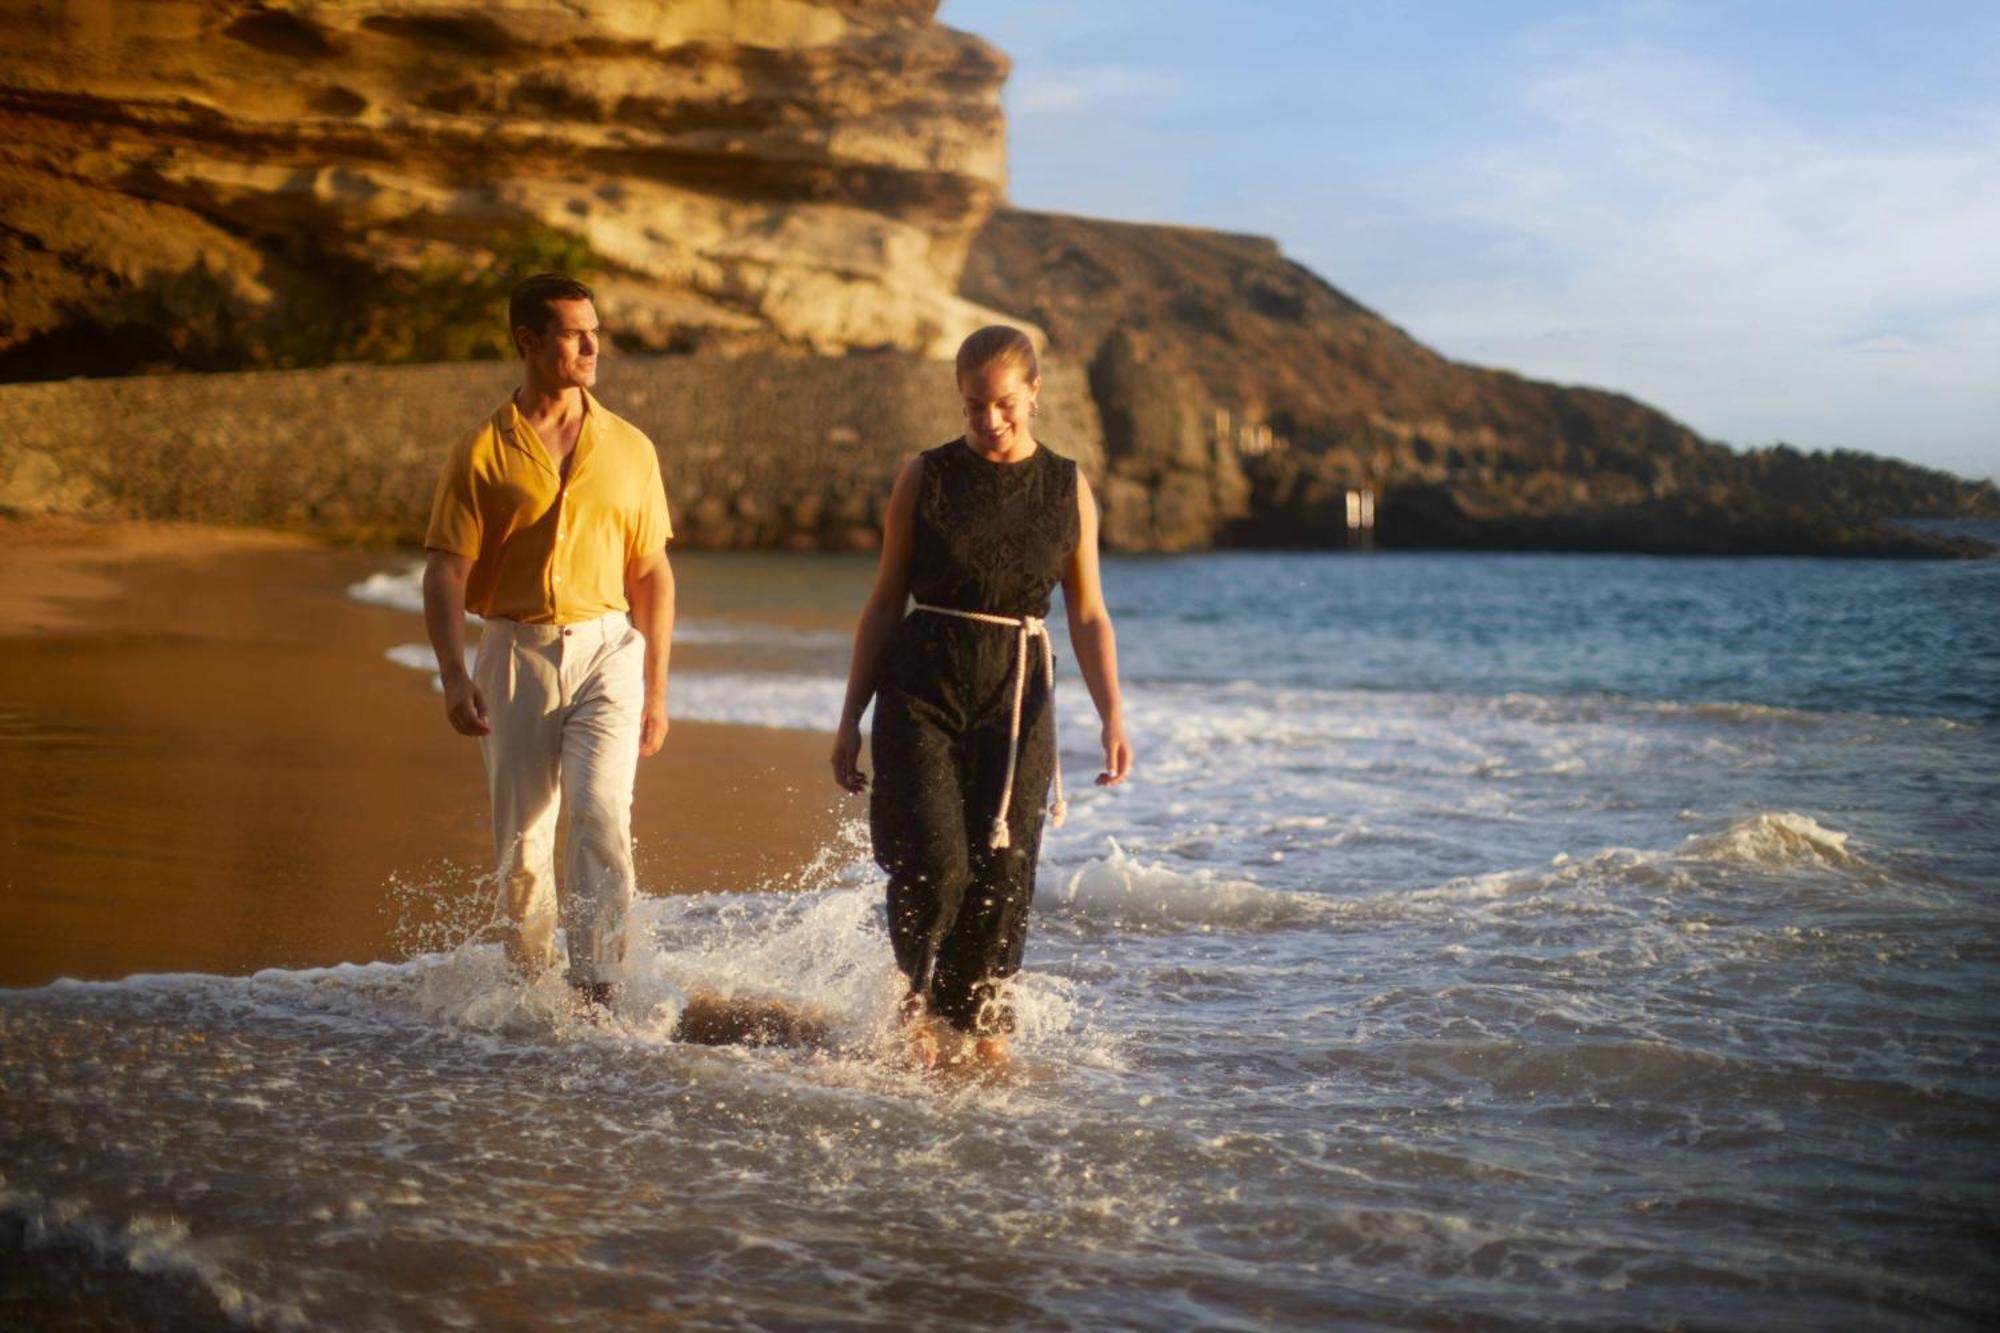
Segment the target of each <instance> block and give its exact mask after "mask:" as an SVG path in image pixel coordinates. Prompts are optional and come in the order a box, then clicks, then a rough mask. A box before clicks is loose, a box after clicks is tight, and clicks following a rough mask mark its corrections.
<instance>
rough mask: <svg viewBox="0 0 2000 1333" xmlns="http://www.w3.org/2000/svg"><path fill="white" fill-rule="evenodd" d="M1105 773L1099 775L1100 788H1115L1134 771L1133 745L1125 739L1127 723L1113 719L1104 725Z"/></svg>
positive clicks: (1098, 783)
mask: <svg viewBox="0 0 2000 1333" xmlns="http://www.w3.org/2000/svg"><path fill="white" fill-rule="evenodd" d="M1101 735H1102V738H1103V741H1104V771H1103V772H1102V773H1099V774H1098V775H1097V785H1098V786H1100V787H1115V786H1117V785H1118V784H1119V783H1121V782H1123V781H1124V780H1125V777H1126V775H1127V774H1129V773H1130V772H1131V771H1132V743H1131V742H1130V741H1128V740H1126V739H1125V723H1124V721H1123V720H1122V719H1120V718H1115V717H1114V718H1112V719H1111V720H1110V721H1108V722H1106V723H1105V724H1104V730H1103V732H1102V733H1101Z"/></svg>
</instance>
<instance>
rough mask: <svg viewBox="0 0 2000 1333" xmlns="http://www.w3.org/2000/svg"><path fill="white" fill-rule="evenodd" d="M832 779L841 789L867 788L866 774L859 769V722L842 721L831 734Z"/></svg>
mask: <svg viewBox="0 0 2000 1333" xmlns="http://www.w3.org/2000/svg"><path fill="white" fill-rule="evenodd" d="M833 781H834V785H836V786H838V787H839V788H840V789H841V790H842V791H847V792H862V791H867V790H868V775H867V774H866V773H863V772H862V771H861V724H860V723H858V722H843V723H841V724H840V730H839V731H836V732H835V733H834V734H833Z"/></svg>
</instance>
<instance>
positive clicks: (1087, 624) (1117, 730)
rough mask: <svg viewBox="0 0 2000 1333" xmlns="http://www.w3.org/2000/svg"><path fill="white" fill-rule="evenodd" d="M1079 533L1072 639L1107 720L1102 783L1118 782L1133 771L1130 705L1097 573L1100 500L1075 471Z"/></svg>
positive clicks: (1066, 576) (1068, 573)
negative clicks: (1128, 725)
mask: <svg viewBox="0 0 2000 1333" xmlns="http://www.w3.org/2000/svg"><path fill="white" fill-rule="evenodd" d="M1076 507H1077V520H1078V524H1079V526H1078V532H1077V540H1076V550H1075V551H1074V552H1073V553H1071V555H1070V558H1069V568H1068V569H1066V570H1064V571H1063V585H1062V586H1063V609H1064V610H1065V611H1067V612H1068V613H1069V641H1070V645H1071V646H1072V647H1073V648H1075V649H1076V664H1077V665H1078V666H1079V667H1081V668H1082V669H1083V683H1084V684H1085V685H1086V686H1088V687H1089V689H1090V701H1091V702H1092V703H1094V704H1096V705H1097V716H1098V718H1099V720H1100V721H1102V722H1103V724H1104V727H1103V733H1102V738H1103V741H1104V771H1103V772H1102V773H1099V774H1098V775H1097V785H1098V786H1100V787H1115V786H1117V785H1118V784H1119V783H1121V782H1123V781H1124V780H1125V778H1126V775H1127V774H1129V773H1130V772H1131V771H1132V746H1131V743H1130V742H1129V741H1127V740H1126V739H1125V705H1124V702H1123V700H1121V699H1120V698H1119V695H1118V637H1117V635H1116V634H1114V633H1113V632H1112V629H1111V612H1109V611H1108V610H1106V609H1105V606H1104V585H1103V583H1102V582H1100V581H1099V579H1098V573H1097V501H1096V499H1095V498H1094V497H1093V496H1092V495H1091V493H1090V482H1089V480H1088V479H1087V478H1086V477H1085V476H1084V475H1083V474H1082V473H1081V472H1078V473H1077V475H1076Z"/></svg>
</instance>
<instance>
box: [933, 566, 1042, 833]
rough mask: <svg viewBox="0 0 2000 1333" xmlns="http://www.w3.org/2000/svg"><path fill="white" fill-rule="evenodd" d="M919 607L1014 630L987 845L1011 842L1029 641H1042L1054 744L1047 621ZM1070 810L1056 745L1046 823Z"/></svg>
mask: <svg viewBox="0 0 2000 1333" xmlns="http://www.w3.org/2000/svg"><path fill="white" fill-rule="evenodd" d="M913 605H914V606H915V607H916V609H917V610H919V611H928V612H930V613H931V614H932V615H934V616H955V617H957V618H958V619H960V620H976V621H978V622H979V623H980V624H982V625H1002V626H1005V627H1006V628H1008V629H1011V630H1013V631H1014V670H1013V673H1012V674H1013V678H1014V711H1013V714H1012V716H1011V717H1010V718H1009V719H1008V723H1007V785H1006V786H1004V787H1002V788H1001V789H1000V809H999V811H998V812H997V813H996V814H995V815H994V816H993V827H992V829H991V831H990V832H988V834H987V836H986V845H987V846H988V847H993V848H1001V847H1006V846H1008V845H1010V844H1011V843H1012V842H1013V838H1012V837H1011V836H1010V835H1009V834H1008V832H1007V811H1008V810H1009V809H1011V808H1012V807H1013V803H1014V769H1015V766H1016V764H1017V761H1018V760H1019V759H1020V757H1021V701H1022V699H1023V697H1024V696H1025V695H1026V693H1027V688H1028V641H1029V640H1030V639H1040V640H1041V641H1042V679H1043V680H1044V681H1046V682H1048V687H1049V743H1050V745H1051V747H1052V748H1053V747H1055V734H1056V697H1055V689H1056V650H1055V646H1054V645H1053V644H1052V643H1050V642H1049V627H1048V623H1047V622H1046V621H1044V620H1043V619H1042V618H1041V617H1039V616H992V615H988V614H986V613H985V612H984V611H959V610H956V609H954V608H952V607H949V606H927V605H925V604H924V603H923V602H916V603H913ZM1068 814H1069V802H1068V801H1065V800H1064V799H1063V785H1062V750H1061V749H1060V748H1056V760H1055V799H1053V800H1051V801H1050V802H1049V823H1050V825H1052V826H1053V827H1055V828H1061V827H1062V825H1063V820H1064V818H1065V817H1067V816H1068Z"/></svg>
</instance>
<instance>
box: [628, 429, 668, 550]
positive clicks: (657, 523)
mask: <svg viewBox="0 0 2000 1333" xmlns="http://www.w3.org/2000/svg"><path fill="white" fill-rule="evenodd" d="M639 438H640V439H641V440H643V441H645V455H646V472H645V475H646V481H645V491H646V494H645V498H644V499H643V500H642V501H641V502H640V505H639V516H638V521H637V522H636V523H634V524H633V525H632V540H631V544H630V546H629V548H628V550H627V552H626V558H627V559H628V560H635V559H637V558H639V557H640V556H643V555H651V554H652V553H653V552H655V551H661V550H665V549H666V545H667V541H668V539H670V538H671V537H672V536H673V535H674V525H673V522H672V521H671V520H670V519H669V518H668V517H667V487H666V483H665V482H664V481H663V480H661V478H660V455H659V451H658V450H656V449H654V448H653V444H652V441H650V440H646V439H645V437H644V436H643V435H642V436H640V437H639Z"/></svg>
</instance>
